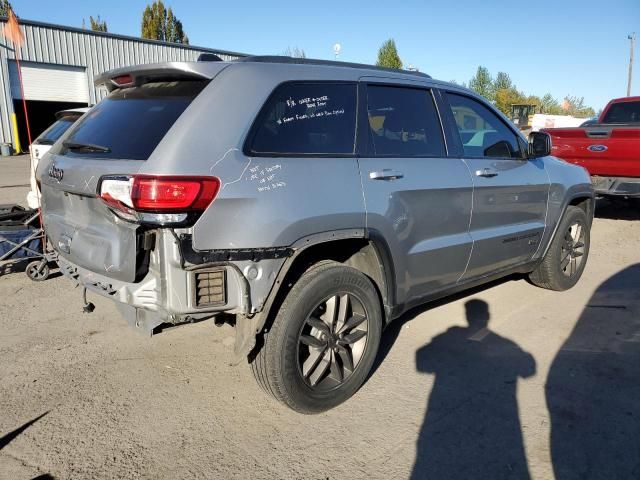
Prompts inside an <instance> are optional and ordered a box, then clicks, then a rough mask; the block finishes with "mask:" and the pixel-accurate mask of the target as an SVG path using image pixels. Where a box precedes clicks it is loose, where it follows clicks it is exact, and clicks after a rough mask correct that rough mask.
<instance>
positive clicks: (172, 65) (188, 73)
mask: <svg viewBox="0 0 640 480" xmlns="http://www.w3.org/2000/svg"><path fill="white" fill-rule="evenodd" d="M207 63H209V61H207V62H201V63H193V62H166V63H152V64H147V65H138V66H134V67H124V68H116V69H114V70H109V71H107V72H104V73H102V74H101V75H99V76H98V77H97V78H96V79H95V81H94V84H95V85H96V86H100V85H104V86H105V87H106V89H107V91H109V92H111V91H113V90H115V89H117V88H126V87H132V86H137V85H143V84H145V83H148V82H151V81H175V80H211V79H212V78H213V77H214V76H215V75H216V74H217V73H218V72H219V70H216V71H211V68H207V67H208V65H206V64H207Z"/></svg>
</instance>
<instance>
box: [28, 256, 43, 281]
mask: <svg viewBox="0 0 640 480" xmlns="http://www.w3.org/2000/svg"><path fill="white" fill-rule="evenodd" d="M25 273H26V274H27V277H29V278H30V279H31V280H33V281H34V282H43V281H44V280H46V279H47V278H49V265H48V264H47V262H46V261H45V260H34V261H33V262H30V263H29V265H27V268H26V269H25Z"/></svg>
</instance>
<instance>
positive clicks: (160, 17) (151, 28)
mask: <svg viewBox="0 0 640 480" xmlns="http://www.w3.org/2000/svg"><path fill="white" fill-rule="evenodd" d="M142 38H150V39H152V40H161V41H164V42H173V43H183V44H185V45H188V44H189V38H188V37H187V35H186V34H185V33H184V31H183V29H182V22H181V21H180V20H178V19H177V17H176V16H175V15H174V14H173V10H171V7H169V9H168V10H167V9H166V8H165V6H164V3H162V0H154V2H153V3H152V4H151V5H147V8H145V9H144V13H143V14H142Z"/></svg>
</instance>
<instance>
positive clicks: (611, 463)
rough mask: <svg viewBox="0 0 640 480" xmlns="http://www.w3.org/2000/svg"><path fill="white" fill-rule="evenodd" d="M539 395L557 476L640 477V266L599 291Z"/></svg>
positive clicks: (557, 359)
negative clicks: (543, 397)
mask: <svg viewBox="0 0 640 480" xmlns="http://www.w3.org/2000/svg"><path fill="white" fill-rule="evenodd" d="M545 394H546V399H547V407H548V409H549V413H550V416H551V458H552V461H553V469H554V472H555V477H556V479H558V480H565V479H613V478H621V479H622V478H624V479H627V478H629V479H631V478H640V408H639V407H640V263H638V264H636V265H633V266H631V267H628V268H626V269H625V270H622V271H621V272H619V273H617V274H616V275H614V276H612V277H611V278H609V279H608V280H607V281H605V282H604V283H603V284H602V285H600V286H599V287H598V289H597V290H596V292H595V293H594V294H593V296H592V297H591V299H590V301H589V303H588V304H587V306H586V307H585V309H584V311H583V312H582V315H581V316H580V318H579V319H578V322H577V323H576V325H575V327H574V329H573V331H572V332H571V335H570V336H569V337H568V339H567V340H566V342H565V343H564V345H563V346H562V348H561V349H560V351H559V352H558V354H557V355H556V357H555V359H554V360H553V363H552V365H551V369H550V371H549V376H548V379H547V383H546V386H545Z"/></svg>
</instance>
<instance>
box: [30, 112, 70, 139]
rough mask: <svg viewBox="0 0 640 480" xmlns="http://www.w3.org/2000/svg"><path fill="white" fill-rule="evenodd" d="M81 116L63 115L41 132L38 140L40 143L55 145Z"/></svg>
mask: <svg viewBox="0 0 640 480" xmlns="http://www.w3.org/2000/svg"><path fill="white" fill-rule="evenodd" d="M78 118H79V117H70V116H68V117H62V118H61V119H60V120H56V122H54V123H53V124H52V125H51V126H50V127H49V128H47V129H46V130H45V131H44V132H42V133H41V134H40V136H39V137H38V138H36V141H35V142H33V143H37V144H39V145H53V144H54V143H56V140H58V139H59V138H60V137H61V136H62V134H63V133H64V132H66V131H67V129H68V128H69V127H70V126H71V125H73V122H75V121H76V120H77V119H78Z"/></svg>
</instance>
